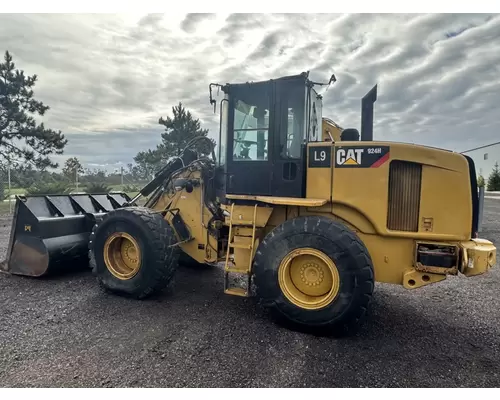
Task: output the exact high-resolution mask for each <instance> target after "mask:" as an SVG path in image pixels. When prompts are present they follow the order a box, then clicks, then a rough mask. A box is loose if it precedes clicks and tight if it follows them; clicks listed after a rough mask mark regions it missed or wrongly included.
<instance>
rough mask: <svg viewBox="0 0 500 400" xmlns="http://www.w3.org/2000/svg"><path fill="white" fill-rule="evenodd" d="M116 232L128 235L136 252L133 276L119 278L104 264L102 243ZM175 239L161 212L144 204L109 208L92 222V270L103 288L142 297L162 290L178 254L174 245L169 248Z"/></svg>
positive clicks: (171, 276) (90, 250) (90, 241)
mask: <svg viewBox="0 0 500 400" xmlns="http://www.w3.org/2000/svg"><path fill="white" fill-rule="evenodd" d="M119 232H121V233H125V234H127V235H130V236H129V237H131V238H132V240H134V241H135V243H136V244H137V247H138V249H139V252H140V257H138V260H139V261H138V263H137V265H138V268H137V269H136V272H134V274H135V275H131V274H130V276H127V277H124V276H122V277H121V278H120V277H118V276H116V271H115V272H114V273H113V272H112V270H110V269H109V268H108V267H107V264H106V261H105V243H106V241H107V240H108V238H111V237H112V236H113V234H115V233H119ZM175 242H176V240H175V235H174V231H173V229H172V227H171V226H170V225H169V223H168V222H167V221H165V220H164V219H163V217H162V216H161V214H158V213H156V212H154V211H152V210H150V209H148V208H144V207H125V208H120V209H117V210H113V211H110V212H109V213H107V214H106V215H105V216H104V217H103V219H102V221H101V222H100V223H99V224H96V226H95V227H94V229H93V230H92V233H91V235H90V239H89V258H90V264H91V267H92V269H93V271H92V272H93V274H94V275H95V276H96V277H97V281H98V282H99V284H100V286H101V287H102V288H103V289H105V290H107V291H110V292H113V293H116V294H120V295H125V296H129V297H133V298H136V299H144V298H146V297H149V296H151V295H153V294H156V293H158V292H160V291H161V290H163V289H164V288H165V287H166V286H167V285H168V283H169V282H170V281H171V279H172V278H173V276H174V273H175V271H176V269H177V265H178V257H179V250H178V248H177V247H170V246H171V245H173V244H174V243H175ZM108 254H109V253H108ZM116 254H118V252H116ZM109 263H110V260H109V258H108V264H109Z"/></svg>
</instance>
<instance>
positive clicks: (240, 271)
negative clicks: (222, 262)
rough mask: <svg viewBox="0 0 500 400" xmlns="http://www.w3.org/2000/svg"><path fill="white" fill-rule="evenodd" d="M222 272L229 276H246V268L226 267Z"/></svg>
mask: <svg viewBox="0 0 500 400" xmlns="http://www.w3.org/2000/svg"><path fill="white" fill-rule="evenodd" d="M233 265H234V264H233ZM224 271H226V272H229V273H231V274H246V275H248V268H235V267H227V268H226V269H224Z"/></svg>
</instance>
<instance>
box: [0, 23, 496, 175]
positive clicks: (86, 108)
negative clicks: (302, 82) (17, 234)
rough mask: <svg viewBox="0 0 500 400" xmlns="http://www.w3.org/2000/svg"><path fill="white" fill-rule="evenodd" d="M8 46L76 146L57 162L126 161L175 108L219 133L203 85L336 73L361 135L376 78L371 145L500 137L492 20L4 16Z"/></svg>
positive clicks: (334, 106) (331, 103)
mask: <svg viewBox="0 0 500 400" xmlns="http://www.w3.org/2000/svg"><path fill="white" fill-rule="evenodd" d="M0 38H1V39H2V40H1V41H0V44H1V46H0V50H1V51H2V53H3V52H5V50H9V51H10V52H11V54H12V55H13V57H14V62H15V63H16V65H17V67H18V68H21V69H24V70H25V72H26V73H27V74H30V75H32V74H37V75H38V77H39V80H38V83H37V85H36V86H35V97H36V98H38V99H40V100H42V101H44V102H45V103H46V104H47V105H49V106H50V107H51V109H50V110H49V112H48V113H47V115H46V116H45V118H44V122H45V124H46V125H47V127H50V128H52V129H60V130H62V131H63V132H64V133H65V135H66V137H67V138H68V139H69V143H68V146H67V148H66V151H65V154H64V156H63V157H54V158H55V159H56V160H57V161H59V162H61V163H62V162H64V159H65V158H66V157H71V156H77V157H79V158H80V159H81V160H82V162H83V163H84V164H85V165H87V166H90V167H94V166H101V167H104V166H106V168H107V169H113V168H114V167H119V166H120V164H119V163H124V164H126V163H128V162H132V158H133V157H134V155H135V154H136V153H137V152H138V151H140V150H145V149H148V148H153V147H155V146H156V144H158V143H159V141H160V134H161V132H162V131H163V130H162V126H160V125H158V119H159V117H160V116H163V117H166V116H167V115H169V114H170V112H171V108H172V106H173V105H176V104H177V103H178V102H179V101H182V102H183V103H184V105H185V106H186V107H187V108H188V109H190V110H191V112H192V113H193V114H194V115H195V116H196V117H197V118H200V120H201V122H202V125H203V127H205V128H209V129H210V136H212V137H214V138H215V137H216V134H217V133H218V128H217V122H218V116H217V115H215V114H214V113H213V108H212V107H211V105H210V104H209V101H208V84H209V83H211V82H219V83H226V82H236V81H238V82H239V81H247V80H261V79H270V78H273V77H279V76H283V75H290V74H298V73H300V72H302V71H307V70H310V71H311V72H310V73H311V78H312V79H313V80H321V81H327V80H328V79H329V77H330V75H331V74H332V73H335V75H336V77H337V83H335V84H334V85H333V86H331V87H330V88H329V89H328V91H327V92H326V93H323V94H324V108H323V115H324V116H327V117H330V118H332V119H333V120H334V121H336V122H337V123H339V124H340V125H341V126H343V127H344V128H346V127H355V128H358V129H359V127H360V98H361V97H362V96H363V95H364V94H365V93H366V92H367V91H368V90H369V89H370V88H371V87H372V86H373V85H374V84H375V83H378V85H379V88H378V100H377V102H376V103H375V123H374V136H375V139H380V140H391V141H403V142H412V143H417V144H425V145H430V146H436V147H445V148H448V149H451V150H458V151H461V150H465V149H469V148H472V147H477V146H480V145H484V144H488V143H491V142H495V141H498V140H499V137H500V135H499V131H500V129H499V128H500V122H499V121H500V118H499V117H498V111H497V110H498V104H499V100H500V79H499V77H500V16H498V15H487V14H478V15H471V14H456V15H453V14H443V15H417V14H412V15H398V14H392V15H391V14H384V15H369V14H364V15H334V14H319V15H315V14H303V15H302V14H288V15H279V14H275V15H265V14H259V15H256V14H232V15H230V14H221V15H213V14H188V15H184V16H182V15H175V16H169V15H161V14H150V15H109V14H108V15H99V14H94V15H90V14H80V15H78V14H73V15H71V14H69V15H68V14H66V15H62V14H59V15H57V14H39V15H29V14H26V15H22V14H11V15H8V14H3V15H0ZM2 56H3V54H2Z"/></svg>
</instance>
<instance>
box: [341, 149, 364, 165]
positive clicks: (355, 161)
mask: <svg viewBox="0 0 500 400" xmlns="http://www.w3.org/2000/svg"><path fill="white" fill-rule="evenodd" d="M364 151H365V149H338V150H337V159H336V161H337V165H353V166H354V165H361V156H362V155H363V153H364Z"/></svg>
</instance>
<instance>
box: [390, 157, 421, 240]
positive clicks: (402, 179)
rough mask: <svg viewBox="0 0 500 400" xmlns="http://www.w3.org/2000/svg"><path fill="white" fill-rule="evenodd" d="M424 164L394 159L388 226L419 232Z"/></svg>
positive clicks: (393, 228) (394, 228) (398, 229)
mask: <svg viewBox="0 0 500 400" xmlns="http://www.w3.org/2000/svg"><path fill="white" fill-rule="evenodd" d="M421 187H422V165H421V164H416V163H412V162H407V161H400V160H394V161H392V162H391V166H390V168H389V203H388V210H387V228H388V229H391V230H395V231H406V232H418V217H419V209H420V191H421Z"/></svg>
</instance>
